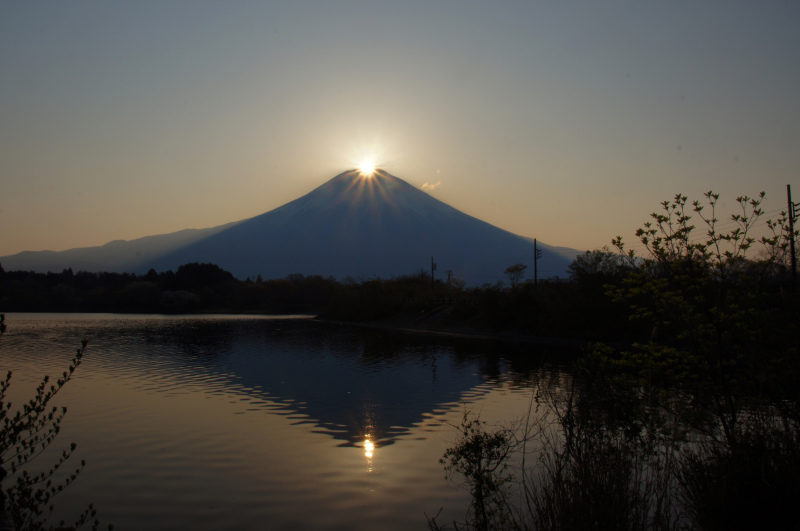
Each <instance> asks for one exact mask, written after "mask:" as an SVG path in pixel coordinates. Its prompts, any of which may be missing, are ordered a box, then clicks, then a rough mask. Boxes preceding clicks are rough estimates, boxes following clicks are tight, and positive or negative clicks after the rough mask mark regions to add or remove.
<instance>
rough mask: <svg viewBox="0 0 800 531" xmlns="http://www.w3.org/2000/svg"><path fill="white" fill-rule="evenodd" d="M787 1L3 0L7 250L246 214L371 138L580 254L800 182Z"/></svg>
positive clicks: (383, 159) (798, 77) (447, 185)
mask: <svg viewBox="0 0 800 531" xmlns="http://www.w3.org/2000/svg"><path fill="white" fill-rule="evenodd" d="M798 28H800V2H797V1H795V0H791V1H789V0H787V1H763V2H756V1H752V0H749V1H725V2H722V1H714V2H708V1H705V2H704V1H697V0H695V1H682V0H679V1H662V2H655V1H641V0H638V1H567V2H557V1H533V0H529V1H513V2H512V1H492V2H488V1H480V2H478V1H463V0H462V1H440V0H428V1H413V0H412V1H402V2H400V1H391V2H388V1H387V2H381V1H355V0H353V1H332V0H328V1H317V2H303V1H296V2H289V1H285V2H244V1H230V2H208V1H198V0H195V1H174V0H167V1H161V0H158V1H137V2H121V1H94V2H89V1H74V2H37V1H26V2H22V1H19V2H16V1H14V2H12V1H7V2H2V3H0V124H2V127H0V227H2V238H0V255H6V254H12V253H16V252H19V251H23V250H45V249H50V250H63V249H68V248H73V247H83V246H91V245H101V244H104V243H106V242H108V241H110V240H114V239H133V238H137V237H142V236H147V235H151V234H161V233H167V232H173V231H177V230H180V229H184V228H204V227H211V226H216V225H220V224H223V223H226V222H229V221H235V220H239V219H244V218H248V217H252V216H255V215H258V214H261V213H263V212H266V211H268V210H271V209H273V208H275V207H278V206H280V205H282V204H284V203H286V202H288V201H290V200H292V199H295V198H297V197H299V196H301V195H303V194H305V193H307V192H309V191H310V190H312V189H313V188H315V187H316V186H318V185H320V184H322V183H323V182H325V181H327V180H328V179H330V178H332V177H333V176H335V175H337V174H338V173H340V172H342V171H344V170H347V169H350V168H353V167H355V166H356V165H357V163H358V161H359V160H360V159H361V158H362V157H364V156H368V155H370V154H374V155H375V156H376V157H377V160H378V162H379V166H380V167H382V168H384V169H385V170H387V171H389V172H390V173H392V174H394V175H396V176H398V177H400V178H402V179H405V180H406V181H408V182H410V183H412V184H414V185H416V186H417V187H423V185H425V184H426V183H427V184H428V185H436V186H435V188H433V189H428V191H429V193H431V194H432V195H433V196H435V197H437V198H438V199H440V200H442V201H444V202H446V203H448V204H450V205H452V206H454V207H456V208H459V209H461V210H463V211H464V212H467V213H468V214H471V215H473V216H476V217H478V218H481V219H483V220H485V221H488V222H490V223H493V224H495V225H497V226H499V227H502V228H504V229H507V230H510V231H512V232H515V233H518V234H521V235H524V236H529V237H535V238H538V239H539V240H541V241H544V242H546V243H549V244H552V245H563V246H568V247H575V248H579V249H593V248H597V247H602V246H603V245H606V244H608V243H609V241H610V239H611V238H612V237H614V236H616V235H618V234H619V235H622V236H624V237H626V239H627V240H629V241H633V240H634V237H633V232H634V230H635V229H636V228H637V227H639V226H640V225H641V223H642V222H644V221H646V220H647V217H648V214H649V213H650V212H652V211H654V210H655V209H656V208H657V207H658V203H659V202H660V201H662V200H664V199H670V198H671V197H672V196H673V195H674V194H675V193H677V192H682V193H684V194H686V195H689V196H690V197H696V198H700V197H701V195H702V192H704V191H706V190H709V189H714V190H715V191H717V192H720V193H721V194H722V200H721V202H720V204H721V205H723V206H730V204H731V203H732V201H733V200H734V199H735V197H736V196H737V195H740V194H755V193H757V192H759V191H760V190H765V191H766V192H767V201H766V203H765V207H766V210H767V211H770V212H772V211H777V210H780V209H782V208H785V206H786V185H787V184H797V185H798V186H797V187H796V192H795V196H796V200H800V181H798V179H797V177H798V174H799V172H800V31H799V30H798Z"/></svg>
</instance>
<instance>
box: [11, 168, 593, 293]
mask: <svg viewBox="0 0 800 531" xmlns="http://www.w3.org/2000/svg"><path fill="white" fill-rule="evenodd" d="M537 244H538V248H539V249H542V251H543V254H542V258H541V259H540V260H539V263H538V271H539V278H546V277H553V276H559V277H564V276H566V268H567V266H568V265H569V264H570V262H571V261H572V260H573V258H574V257H575V256H576V255H577V254H579V252H580V251H577V250H574V249H568V248H564V247H552V246H549V245H546V244H543V243H540V242H537ZM431 257H433V260H434V261H435V262H436V263H437V264H438V271H439V273H438V274H437V276H438V275H441V277H446V276H447V272H448V271H450V272H451V274H452V275H453V277H454V278H461V279H463V280H464V281H466V282H467V283H468V284H471V285H476V284H483V283H486V282H495V281H497V280H500V279H502V278H503V271H504V270H505V268H506V267H508V266H510V265H513V264H516V263H525V264H528V266H529V269H528V273H529V274H528V276H529V277H530V276H532V275H533V240H532V239H529V238H525V237H522V236H518V235H516V234H512V233H511V232H508V231H505V230H503V229H500V228H498V227H495V226H493V225H490V224H489V223H486V222H484V221H481V220H479V219H477V218H474V217H472V216H469V215H467V214H465V213H463V212H461V211H459V210H456V209H455V208H453V207H451V206H449V205H447V204H445V203H443V202H441V201H439V200H437V199H435V198H433V197H431V196H430V195H429V194H427V193H425V192H423V191H421V190H418V189H416V188H415V187H413V186H412V185H410V184H408V183H407V182H405V181H403V180H402V179H399V178H397V177H395V176H393V175H390V174H389V173H387V172H385V171H383V170H376V171H375V172H374V173H373V174H372V175H371V176H363V175H361V173H360V172H359V171H358V170H350V171H346V172H344V173H342V174H340V175H337V176H336V177H334V178H333V179H331V180H329V181H328V182H326V183H325V184H323V185H321V186H320V187H318V188H316V189H315V190H313V191H311V192H310V193H308V194H306V195H304V196H302V197H300V198H298V199H295V200H294V201H291V202H289V203H287V204H285V205H283V206H281V207H278V208H276V209H274V210H271V211H269V212H266V213H264V214H261V215H259V216H256V217H253V218H250V219H245V220H242V221H239V222H234V223H229V224H226V225H221V226H219V227H213V228H210V229H200V230H197V229H189V230H184V231H179V232H175V233H171V234H163V235H158V236H148V237H145V238H139V239H136V240H131V241H121V240H118V241H113V242H110V243H108V244H106V245H103V246H100V247H86V248H79V249H71V250H68V251H61V252H52V251H40V252H23V253H19V254H16V255H11V256H4V257H0V264H2V266H3V268H4V269H6V270H9V271H10V270H32V271H40V272H46V271H61V270H63V269H67V268H72V269H73V270H75V271H91V272H97V271H109V272H133V273H139V274H142V273H145V272H147V271H148V270H150V269H155V270H156V271H165V270H168V269H173V270H175V269H177V267H178V266H180V265H182V264H186V263H190V262H209V263H214V264H217V265H218V266H220V267H221V268H223V269H225V270H228V271H230V272H231V273H233V275H234V276H236V277H237V278H240V279H243V278H246V277H253V278H255V277H256V276H257V275H261V276H262V277H263V278H265V279H268V278H284V277H286V276H287V275H290V274H293V273H300V274H304V275H312V274H318V275H323V276H334V277H337V278H339V279H343V278H345V277H354V278H356V279H363V278H373V277H382V278H389V277H392V276H398V275H403V274H411V273H416V272H419V271H420V270H421V269H422V270H427V271H430V269H429V268H430V265H431Z"/></svg>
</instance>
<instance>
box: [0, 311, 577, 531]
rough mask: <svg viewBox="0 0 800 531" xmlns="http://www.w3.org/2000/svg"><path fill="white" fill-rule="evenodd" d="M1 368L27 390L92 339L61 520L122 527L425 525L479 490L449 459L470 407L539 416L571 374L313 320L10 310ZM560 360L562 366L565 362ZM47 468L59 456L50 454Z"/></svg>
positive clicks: (490, 347)
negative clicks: (92, 517) (538, 395)
mask: <svg viewBox="0 0 800 531" xmlns="http://www.w3.org/2000/svg"><path fill="white" fill-rule="evenodd" d="M6 324H7V325H8V331H7V332H6V334H4V335H3V337H2V338H0V370H2V371H3V374H5V371H7V370H12V371H13V372H14V376H13V378H12V385H11V392H10V397H11V399H12V401H14V402H15V403H17V404H18V403H20V401H21V400H26V399H28V398H30V397H31V396H32V394H33V389H34V387H35V386H36V385H37V384H38V382H39V381H40V379H41V377H42V376H43V375H44V374H49V375H52V376H53V377H54V378H55V377H56V376H57V375H59V374H61V372H62V371H63V370H64V369H65V368H66V367H67V365H68V363H69V360H70V359H71V357H72V355H73V354H74V352H75V349H76V348H78V347H79V346H80V341H81V339H83V338H86V339H88V340H89V346H88V348H87V350H86V354H85V357H84V361H83V363H82V365H81V366H80V367H79V368H78V370H77V372H76V375H75V377H74V380H73V381H71V382H69V383H68V384H67V386H66V387H65V388H64V389H63V391H62V392H61V393H59V395H58V396H57V399H56V402H57V404H58V405H66V406H68V408H69V411H68V414H67V416H66V417H65V420H64V423H63V427H62V432H61V434H60V435H59V437H58V439H57V441H56V443H55V444H54V447H55V448H56V449H57V450H58V451H59V452H60V450H61V449H63V448H67V447H68V445H69V443H70V442H72V441H74V442H76V443H77V444H78V447H77V449H76V451H75V454H74V456H73V457H72V459H71V460H70V461H69V462H68V464H69V466H67V468H68V469H72V468H74V467H75V466H77V464H78V463H79V461H80V460H81V459H85V460H86V461H87V465H86V468H85V469H84V471H83V472H82V473H81V475H80V477H79V478H78V480H77V481H76V482H75V483H74V484H73V485H71V486H70V487H69V488H68V489H67V490H66V491H64V492H63V493H62V494H60V495H59V496H58V497H57V498H56V507H57V508H56V515H55V516H56V517H58V518H60V517H64V518H70V517H74V516H76V514H77V513H78V511H79V510H80V509H81V508H82V507H84V506H85V505H86V504H88V503H89V502H93V503H94V504H95V507H96V508H97V509H98V517H99V518H100V519H101V521H102V522H103V523H104V524H105V523H113V524H114V525H115V528H116V529H118V530H140V529H150V530H159V529H164V530H167V529H170V530H172V529H193V530H219V529H226V530H234V529H269V528H271V529H331V530H333V529H343V530H344V529H347V530H354V529H364V530H367V529H369V530H375V529H382V530H393V529H397V530H400V529H403V530H407V529H426V525H427V524H426V518H425V514H426V513H427V514H428V515H435V514H436V513H437V512H438V511H439V510H440V508H443V510H442V514H441V516H440V517H439V519H438V520H439V522H447V521H449V520H452V519H463V517H464V515H465V513H466V510H467V505H468V502H469V498H468V495H467V493H466V492H465V491H464V490H463V489H458V488H457V485H456V484H454V483H453V482H448V481H446V480H445V478H444V471H443V469H442V467H441V465H440V464H439V459H440V458H441V456H442V453H443V452H444V451H445V449H446V448H448V447H449V446H452V444H453V441H454V440H455V437H456V431H455V429H454V427H453V425H457V424H459V422H460V421H461V418H462V416H463V414H464V412H465V411H466V410H469V411H472V412H475V413H479V414H480V417H481V419H483V420H486V421H490V422H497V421H502V420H509V419H513V418H519V417H522V416H524V415H525V414H526V413H527V410H528V407H529V405H530V403H531V399H532V396H533V393H534V392H535V389H536V387H537V385H538V383H539V382H540V381H545V380H546V379H548V378H550V377H551V376H552V375H553V374H558V373H559V372H560V371H562V368H561V366H560V365H559V364H558V363H557V361H558V360H559V356H560V354H561V353H560V352H559V351H558V350H557V349H554V348H550V349H548V348H546V347H541V346H531V345H520V344H504V343H498V342H490V341H482V340H476V339H471V340H468V339H459V338H446V337H440V336H433V335H414V334H403V333H399V332H388V331H379V330H372V329H364V328H358V327H352V326H345V325H333V324H324V323H319V322H316V321H313V320H310V319H307V318H303V317H301V316H280V317H263V316H177V317H165V316H148V315H135V316H134V315H110V314H13V313H12V314H6ZM551 360H556V362H553V361H551ZM41 461H42V462H43V464H52V462H54V459H50V460H49V462H47V456H45V457H43V458H42V459H41Z"/></svg>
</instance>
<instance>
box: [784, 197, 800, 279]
mask: <svg viewBox="0 0 800 531" xmlns="http://www.w3.org/2000/svg"><path fill="white" fill-rule="evenodd" d="M786 197H787V199H788V201H789V238H791V239H790V240H789V252H790V253H791V254H792V258H791V259H792V293H795V290H796V288H797V258H796V255H795V252H794V220H795V217H796V216H795V209H796V208H797V207H798V206H800V204H797V203H792V185H790V184H787V185H786Z"/></svg>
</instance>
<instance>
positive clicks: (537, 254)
mask: <svg viewBox="0 0 800 531" xmlns="http://www.w3.org/2000/svg"><path fill="white" fill-rule="evenodd" d="M541 257H542V251H541V249H537V248H536V238H534V239H533V286H534V287H536V286H538V285H539V258H541Z"/></svg>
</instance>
